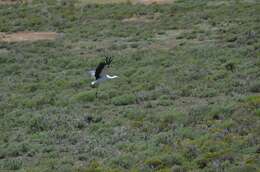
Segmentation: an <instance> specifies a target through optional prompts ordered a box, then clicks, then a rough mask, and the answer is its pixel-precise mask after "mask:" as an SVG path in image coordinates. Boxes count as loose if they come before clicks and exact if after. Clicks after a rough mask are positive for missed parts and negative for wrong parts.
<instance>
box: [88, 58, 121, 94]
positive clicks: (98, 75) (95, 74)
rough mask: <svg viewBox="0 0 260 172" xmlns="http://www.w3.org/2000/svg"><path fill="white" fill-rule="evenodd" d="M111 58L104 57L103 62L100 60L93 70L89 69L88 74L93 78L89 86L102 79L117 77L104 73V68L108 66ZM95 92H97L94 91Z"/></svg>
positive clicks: (96, 83)
mask: <svg viewBox="0 0 260 172" xmlns="http://www.w3.org/2000/svg"><path fill="white" fill-rule="evenodd" d="M111 62H112V59H111V58H106V60H105V61H104V62H101V63H99V64H98V66H97V67H96V69H95V70H91V71H89V74H90V75H91V77H92V78H94V79H95V80H94V81H92V82H91V86H92V87H95V86H97V85H98V84H100V83H101V82H103V81H106V80H111V79H114V78H117V77H118V76H115V75H114V76H110V75H108V74H106V68H109V65H110V64H111ZM96 94H97V93H96Z"/></svg>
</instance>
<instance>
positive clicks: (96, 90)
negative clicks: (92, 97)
mask: <svg viewBox="0 0 260 172" xmlns="http://www.w3.org/2000/svg"><path fill="white" fill-rule="evenodd" d="M97 97H98V86H97V90H96V98H97Z"/></svg>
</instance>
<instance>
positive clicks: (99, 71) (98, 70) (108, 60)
mask: <svg viewBox="0 0 260 172" xmlns="http://www.w3.org/2000/svg"><path fill="white" fill-rule="evenodd" d="M111 62H112V58H111V57H106V59H105V61H103V62H101V63H99V64H98V66H97V68H96V70H95V77H96V79H99V78H100V77H102V76H104V75H105V73H104V72H103V70H104V68H105V66H109V65H110V64H111Z"/></svg>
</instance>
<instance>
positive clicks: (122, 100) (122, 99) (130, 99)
mask: <svg viewBox="0 0 260 172" xmlns="http://www.w3.org/2000/svg"><path fill="white" fill-rule="evenodd" d="M135 101H136V97H135V95H133V94H125V95H122V96H117V97H114V98H112V103H113V104H114V105H116V106H121V105H129V104H133V103H135Z"/></svg>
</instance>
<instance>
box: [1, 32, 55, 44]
mask: <svg viewBox="0 0 260 172" xmlns="http://www.w3.org/2000/svg"><path fill="white" fill-rule="evenodd" d="M57 37H58V34H57V33H56V32H17V33H10V34H7V33H3V32H2V33H0V42H22V41H38V40H54V39H56V38H57Z"/></svg>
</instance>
